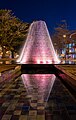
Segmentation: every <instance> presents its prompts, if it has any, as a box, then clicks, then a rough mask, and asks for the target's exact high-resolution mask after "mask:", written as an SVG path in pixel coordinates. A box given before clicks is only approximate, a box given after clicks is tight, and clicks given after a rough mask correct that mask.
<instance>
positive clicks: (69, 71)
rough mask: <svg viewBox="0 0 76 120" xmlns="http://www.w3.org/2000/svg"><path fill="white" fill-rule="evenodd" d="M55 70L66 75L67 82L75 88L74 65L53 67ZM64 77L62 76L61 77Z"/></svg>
mask: <svg viewBox="0 0 76 120" xmlns="http://www.w3.org/2000/svg"><path fill="white" fill-rule="evenodd" d="M55 67H56V68H57V69H59V70H60V71H62V72H63V73H64V74H65V75H67V81H68V82H69V83H70V84H72V85H73V86H74V87H75V88H76V65H73V64H71V65H67V64H66V65H64V64H63V65H55ZM63 77H64V76H63Z"/></svg>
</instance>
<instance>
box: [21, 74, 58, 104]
mask: <svg viewBox="0 0 76 120" xmlns="http://www.w3.org/2000/svg"><path fill="white" fill-rule="evenodd" d="M21 77H22V80H23V83H24V86H25V88H26V89H27V92H28V95H30V96H31V98H32V99H33V100H34V99H37V101H43V102H46V101H47V100H48V97H49V94H50V92H51V89H52V87H53V84H54V81H55V78H56V77H55V75H54V74H22V76H21Z"/></svg>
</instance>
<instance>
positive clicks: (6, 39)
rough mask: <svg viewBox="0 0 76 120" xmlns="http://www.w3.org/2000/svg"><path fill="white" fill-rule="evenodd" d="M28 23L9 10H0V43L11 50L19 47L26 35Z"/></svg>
mask: <svg viewBox="0 0 76 120" xmlns="http://www.w3.org/2000/svg"><path fill="white" fill-rule="evenodd" d="M29 25H30V24H28V23H23V22H22V21H20V20H19V19H18V18H16V17H15V16H14V15H13V13H12V11H11V10H6V9H5V10H0V45H1V46H2V47H3V46H6V47H7V48H8V49H9V50H11V51H12V50H13V51H14V50H16V48H19V46H20V45H21V44H22V42H23V40H24V39H25V38H26V36H27V32H28V28H29ZM17 46H18V47H17Z"/></svg>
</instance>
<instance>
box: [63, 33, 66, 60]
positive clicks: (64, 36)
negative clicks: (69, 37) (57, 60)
mask: <svg viewBox="0 0 76 120" xmlns="http://www.w3.org/2000/svg"><path fill="white" fill-rule="evenodd" d="M63 38H64V41H65V42H64V44H65V62H66V35H65V34H64V35H63Z"/></svg>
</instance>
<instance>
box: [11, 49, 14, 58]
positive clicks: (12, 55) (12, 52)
mask: <svg viewBox="0 0 76 120" xmlns="http://www.w3.org/2000/svg"><path fill="white" fill-rule="evenodd" d="M11 57H12V58H14V50H11Z"/></svg>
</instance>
